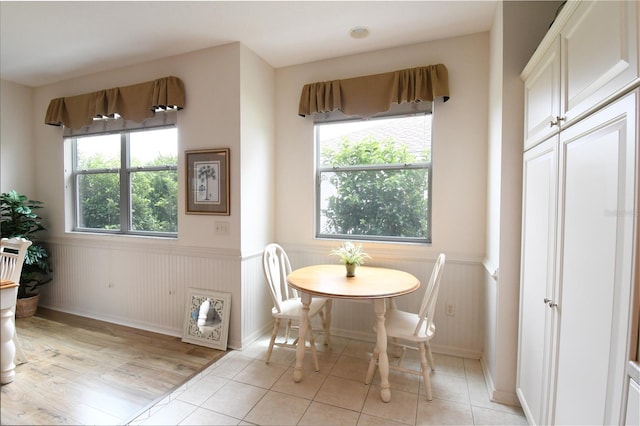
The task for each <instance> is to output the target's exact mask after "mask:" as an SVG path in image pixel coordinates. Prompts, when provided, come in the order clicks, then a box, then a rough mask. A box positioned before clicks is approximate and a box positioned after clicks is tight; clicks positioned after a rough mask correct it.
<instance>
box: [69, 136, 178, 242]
mask: <svg viewBox="0 0 640 426" xmlns="http://www.w3.org/2000/svg"><path fill="white" fill-rule="evenodd" d="M177 137H178V136H177V129H176V127H175V126H170V127H163V128H155V129H152V130H132V131H121V132H110V133H108V134H99V135H89V136H76V137H74V138H72V140H71V143H72V151H73V186H74V207H75V209H74V210H75V222H74V223H75V226H74V230H76V231H91V232H109V233H120V234H144V235H159V236H176V235H177V231H178V172H177V164H178V140H177Z"/></svg>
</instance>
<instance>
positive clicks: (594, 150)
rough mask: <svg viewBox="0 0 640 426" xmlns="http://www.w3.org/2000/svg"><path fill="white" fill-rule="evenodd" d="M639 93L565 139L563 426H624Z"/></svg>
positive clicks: (560, 275)
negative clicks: (580, 425) (637, 99)
mask: <svg viewBox="0 0 640 426" xmlns="http://www.w3.org/2000/svg"><path fill="white" fill-rule="evenodd" d="M635 126H636V94H635V93H632V94H630V95H628V96H626V97H625V98H623V99H621V100H620V101H617V102H615V103H613V104H611V105H610V106H608V107H606V108H604V109H602V110H601V111H599V112H597V113H595V114H594V115H592V116H590V117H587V118H586V119H584V120H582V121H581V122H579V123H578V124H576V125H575V126H572V127H570V128H569V129H567V130H565V131H563V132H562V133H561V134H560V142H561V145H560V146H561V150H560V175H559V176H560V182H561V187H560V188H561V189H560V197H559V208H560V216H559V228H558V233H559V244H560V245H559V249H558V252H559V256H558V260H557V265H558V271H557V274H556V280H557V282H559V283H560V286H559V289H560V294H559V297H558V300H557V302H556V303H557V304H558V305H557V307H556V309H557V312H558V317H559V332H558V349H557V370H556V371H557V376H556V377H557V379H556V380H557V382H556V387H555V416H554V417H553V419H552V423H555V424H594V423H597V424H618V423H620V420H621V419H620V414H621V409H622V391H623V389H624V379H625V365H626V361H627V359H628V350H629V348H628V342H629V332H630V313H631V284H632V281H631V279H632V274H631V271H632V258H633V244H632V243H633V219H634V215H635V207H634V197H635V194H634V191H635V188H634V185H635V182H634V173H635V155H636V154H635V146H636V143H637V134H636V127H635Z"/></svg>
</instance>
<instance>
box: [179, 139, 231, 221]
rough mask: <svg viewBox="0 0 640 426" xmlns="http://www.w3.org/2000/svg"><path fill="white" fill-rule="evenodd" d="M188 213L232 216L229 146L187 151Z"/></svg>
mask: <svg viewBox="0 0 640 426" xmlns="http://www.w3.org/2000/svg"><path fill="white" fill-rule="evenodd" d="M185 157H186V161H187V167H186V170H187V179H186V182H187V197H186V202H187V206H186V213H187V214H215V215H223V216H229V214H230V212H229V148H223V149H207V150H197V151H186V152H185Z"/></svg>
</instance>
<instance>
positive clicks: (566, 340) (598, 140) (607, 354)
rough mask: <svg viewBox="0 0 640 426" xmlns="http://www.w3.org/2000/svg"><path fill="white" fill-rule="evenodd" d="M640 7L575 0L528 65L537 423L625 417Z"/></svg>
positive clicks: (524, 341)
mask: <svg viewBox="0 0 640 426" xmlns="http://www.w3.org/2000/svg"><path fill="white" fill-rule="evenodd" d="M637 9H638V3H637V2H627V1H621V2H617V1H596V2H567V3H566V5H565V8H564V9H563V11H562V12H561V13H560V15H558V18H557V19H556V22H555V23H554V24H553V26H552V27H551V29H550V31H549V33H548V34H547V36H545V38H544V40H543V41H542V43H541V45H540V47H539V48H538V50H537V51H536V53H535V54H534V56H533V57H532V59H531V61H530V62H529V64H528V65H527V67H526V68H525V70H524V71H523V73H522V75H521V76H522V77H523V79H524V80H525V84H524V85H525V116H524V125H525V126H524V127H525V131H524V147H525V153H524V157H523V205H522V246H521V256H522V258H521V276H520V306H519V307H520V311H519V335H518V371H517V377H516V393H517V395H518V398H519V400H520V402H521V404H522V407H523V409H524V412H525V414H526V416H527V419H528V420H529V422H530V423H532V424H620V423H623V422H624V421H625V412H624V411H625V408H626V407H627V398H628V397H629V395H630V393H629V391H630V389H629V384H628V382H627V380H628V379H627V377H626V374H625V369H626V365H627V362H628V361H629V356H630V353H631V352H632V350H633V349H632V348H631V347H630V342H631V341H632V339H631V333H632V318H633V309H634V306H633V300H634V298H636V297H637V295H635V294H634V291H636V290H634V285H633V283H634V276H633V271H634V268H635V266H634V259H635V250H637V244H638V242H637V241H634V236H635V235H637V233H636V232H634V230H635V229H636V227H637V226H639V224H638V223H637V221H638V207H637V206H638V202H640V200H638V199H637V197H638V193H639V185H638V177H637V175H638V170H637V168H638V162H639V161H640V160H639V157H638V150H639V148H638V145H639V144H638V128H639V127H640V119H639V118H638V116H639V112H640V111H639V106H638V105H639V104H640V101H639V100H638V97H639V93H640V89H638V87H639V86H640V79H639V78H638V76H639V72H638V43H639V41H638V40H639V39H640V36H639V35H638V25H637V22H638V16H639V15H640V12H639V11H638V10H637ZM633 391H634V389H633V388H632V389H631V392H633Z"/></svg>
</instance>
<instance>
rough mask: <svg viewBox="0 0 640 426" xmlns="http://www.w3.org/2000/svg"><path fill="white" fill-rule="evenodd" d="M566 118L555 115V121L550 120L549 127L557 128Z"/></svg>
mask: <svg viewBox="0 0 640 426" xmlns="http://www.w3.org/2000/svg"><path fill="white" fill-rule="evenodd" d="M566 119H567V118H566V117H560V116H559V115H556V120H555V121H553V120H551V121H550V122H549V127H553V126H559V125H560V122H561V121H565V120H566Z"/></svg>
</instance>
